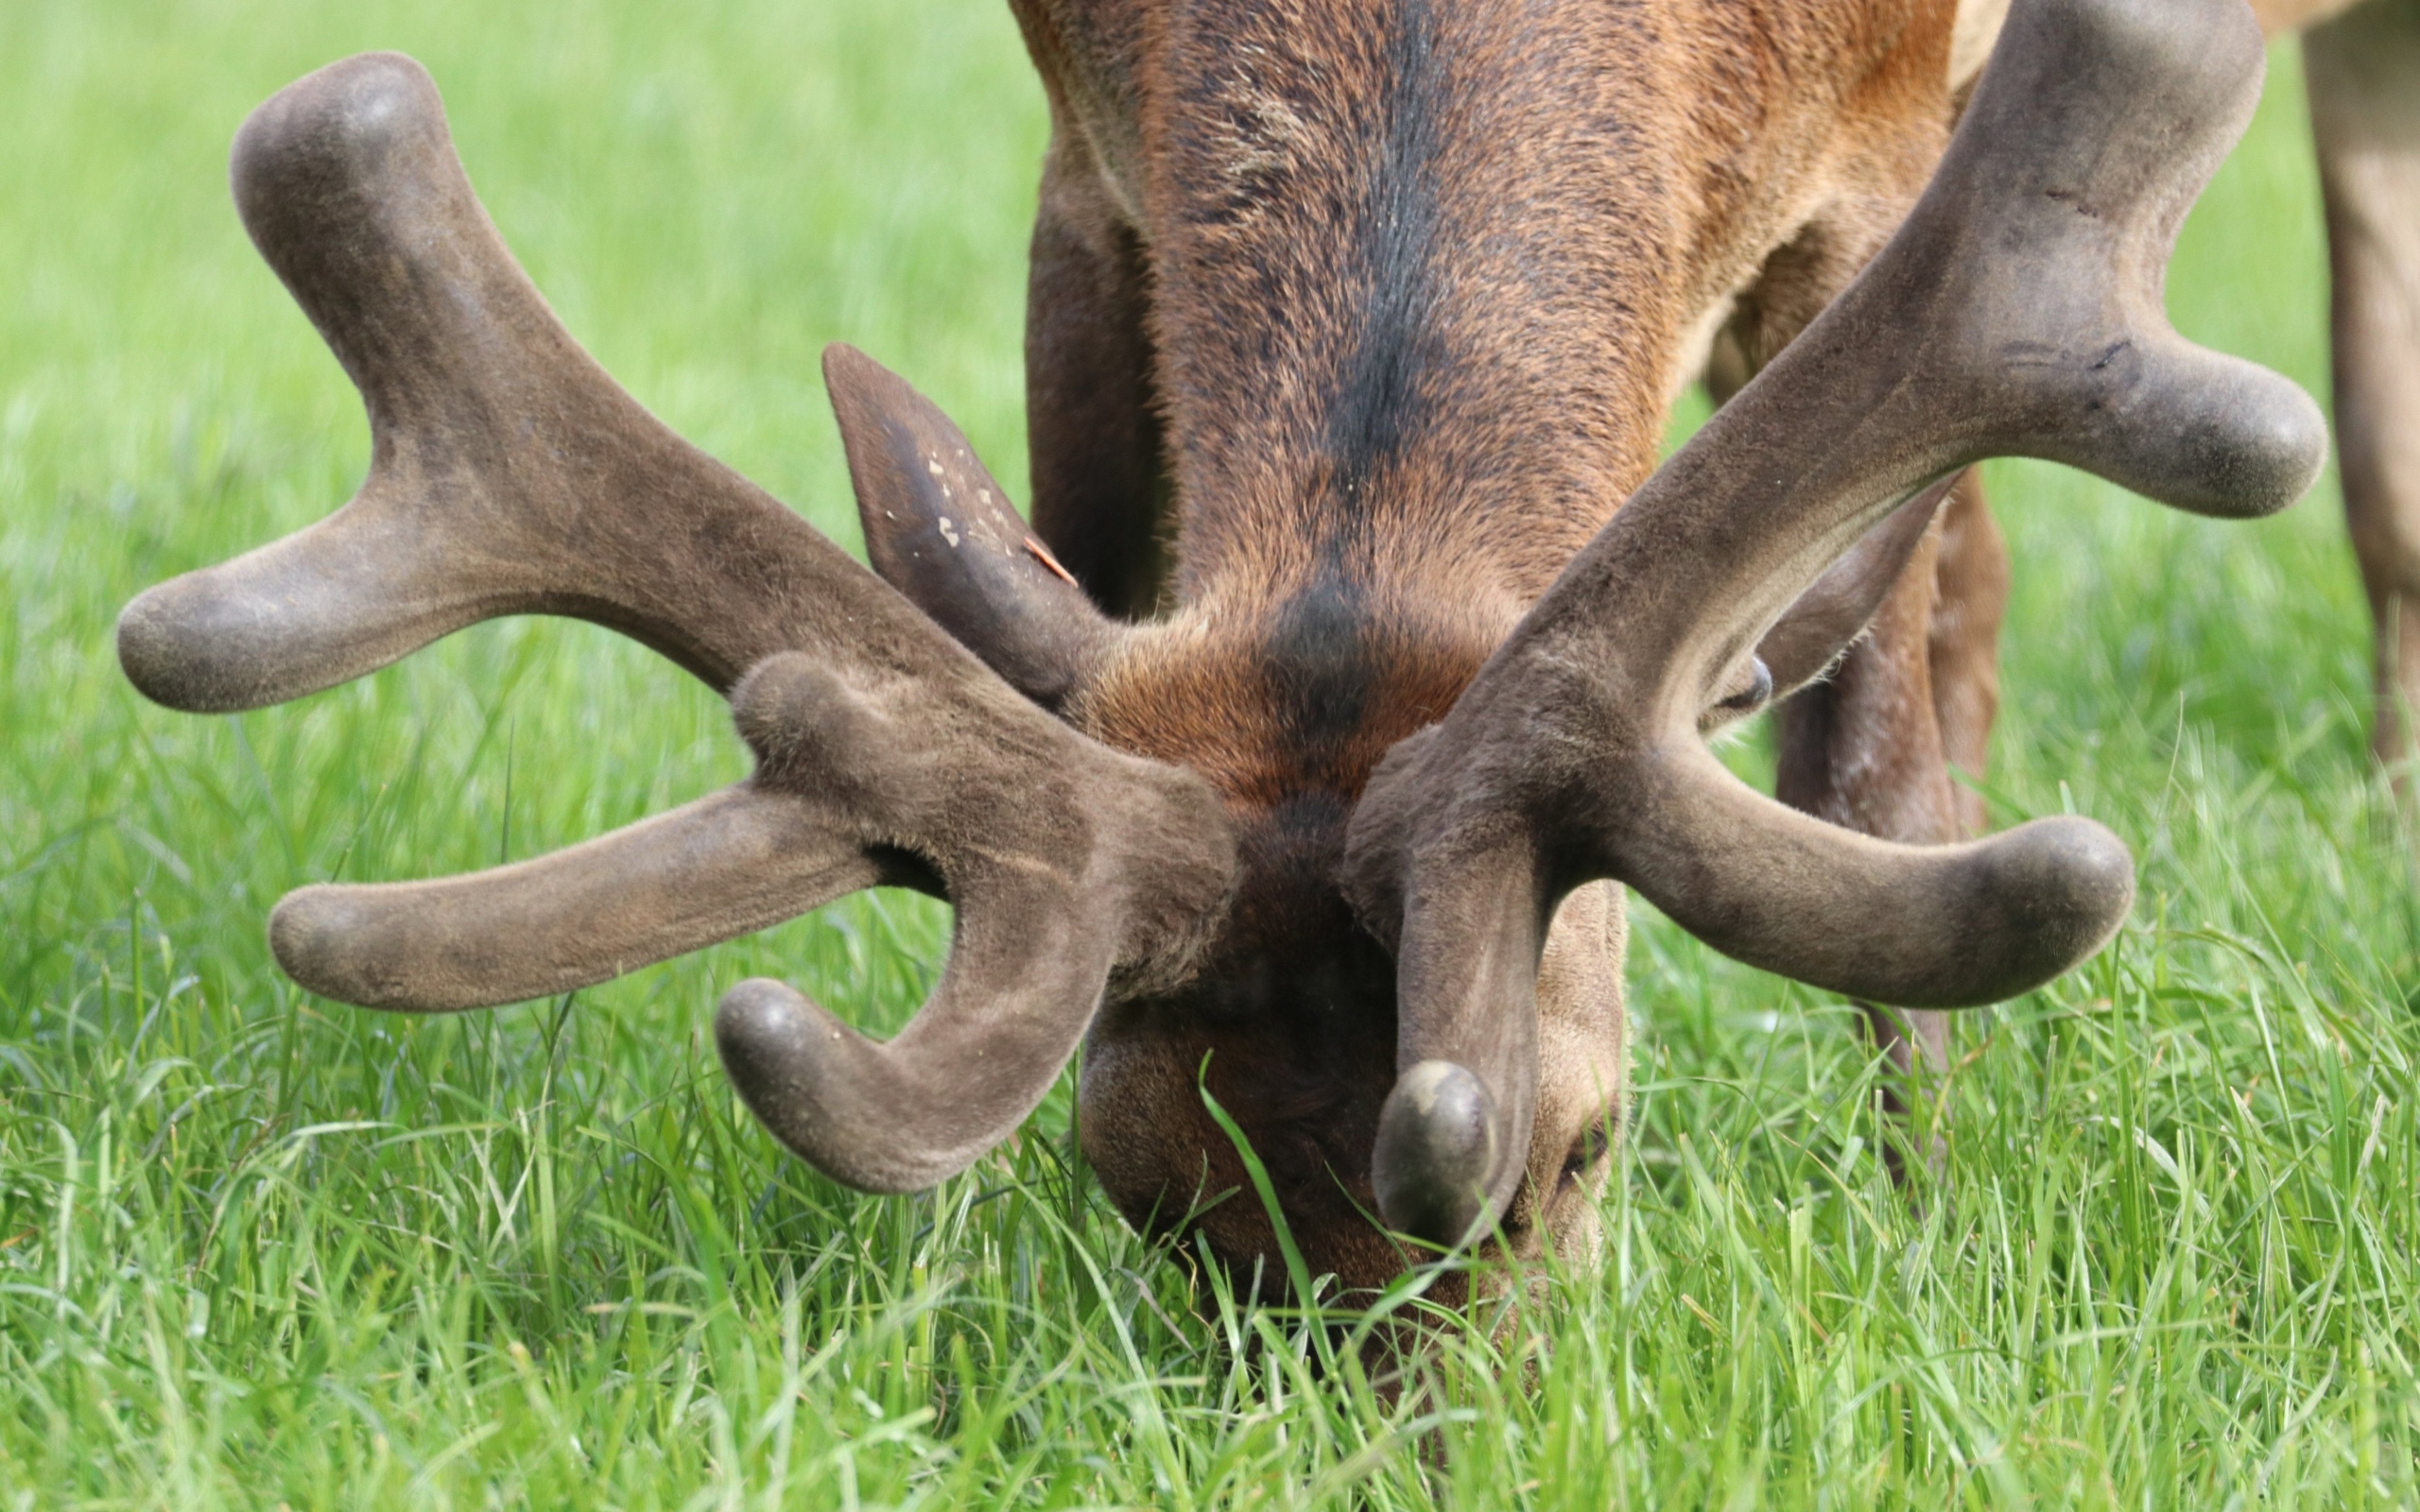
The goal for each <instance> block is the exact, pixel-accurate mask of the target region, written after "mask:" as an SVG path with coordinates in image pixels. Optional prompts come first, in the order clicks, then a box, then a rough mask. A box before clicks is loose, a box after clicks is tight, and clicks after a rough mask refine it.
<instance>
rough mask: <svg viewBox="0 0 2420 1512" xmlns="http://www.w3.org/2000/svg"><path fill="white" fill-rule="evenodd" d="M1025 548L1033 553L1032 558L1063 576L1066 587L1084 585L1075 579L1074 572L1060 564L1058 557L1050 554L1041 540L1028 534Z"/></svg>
mask: <svg viewBox="0 0 2420 1512" xmlns="http://www.w3.org/2000/svg"><path fill="white" fill-rule="evenodd" d="M1025 549H1026V550H1028V551H1029V552H1032V553H1033V559H1034V560H1036V561H1038V562H1040V563H1042V565H1044V566H1045V567H1047V568H1049V569H1050V570H1051V571H1052V572H1054V573H1057V574H1058V575H1059V576H1061V577H1063V578H1064V579H1065V580H1066V583H1067V586H1068V587H1070V588H1081V587H1083V586H1084V585H1083V584H1081V583H1080V582H1078V581H1076V575H1075V574H1074V573H1071V572H1069V571H1068V570H1067V569H1066V568H1064V567H1062V566H1060V565H1059V558H1056V557H1053V556H1052V555H1050V548H1049V547H1048V546H1046V545H1044V544H1043V543H1042V542H1041V541H1039V540H1038V539H1036V538H1035V537H1032V536H1028V537H1026V538H1025Z"/></svg>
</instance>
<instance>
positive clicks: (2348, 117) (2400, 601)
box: [2303, 0, 2420, 791]
mask: <svg viewBox="0 0 2420 1512" xmlns="http://www.w3.org/2000/svg"><path fill="white" fill-rule="evenodd" d="M2303 61H2304V67H2305V68H2306V69H2307V70H2308V74H2309V79H2310V112H2311V126H2312V131H2313V135H2314V137H2315V138H2316V140H2317V144H2318V147H2319V165H2320V183H2321V186H2322V188H2323V190H2324V193H2325V199H2326V206H2327V242H2328V253H2329V262H2330V265H2331V267H2332V270H2333V272H2334V298H2333V301H2332V302H2333V312H2332V313H2333V325H2334V335H2335V346H2336V365H2335V366H2336V373H2335V377H2336V442H2337V455H2338V458H2339V461H2340V463H2341V466H2342V472H2343V484H2344V513H2345V520H2346V524H2348V525H2349V526H2350V528H2351V533H2352V537H2353V550H2354V554H2355V555H2356V556H2357V557H2359V558H2360V564H2361V581H2362V583H2363V585H2364V586H2365V587H2367V589H2368V590H2369V595H2370V610H2371V613H2372V616H2373V618H2374V620H2375V622H2376V629H2377V643H2376V644H2377V651H2376V657H2377V724H2376V727H2375V730H2374V732H2373V745H2374V747H2375V748H2376V750H2377V755H2378V759H2379V760H2380V761H2381V762H2384V763H2385V764H2387V765H2388V766H2389V767H2390V768H2392V769H2394V772H2395V785H2396V786H2397V788H2398V789H2403V790H2406V791H2408V790H2409V787H2410V772H2409V766H2408V764H2409V762H2410V760H2411V755H2412V728H2411V717H2412V711H2413V709H2414V708H2415V707H2420V4H2416V3H2414V0H2370V3H2369V4H2367V5H2364V6H2361V7H2359V9H2355V10H2353V11H2351V12H2349V13H2347V14H2346V15H2344V16H2342V17H2341V18H2339V19H2338V20H2336V21H2333V22H2330V23H2329V24H2327V25H2326V26H2319V27H2316V28H2314V29H2313V30H2312V31H2311V32H2310V33H2309V34H2308V37H2306V38H2305V40H2304V43H2303Z"/></svg>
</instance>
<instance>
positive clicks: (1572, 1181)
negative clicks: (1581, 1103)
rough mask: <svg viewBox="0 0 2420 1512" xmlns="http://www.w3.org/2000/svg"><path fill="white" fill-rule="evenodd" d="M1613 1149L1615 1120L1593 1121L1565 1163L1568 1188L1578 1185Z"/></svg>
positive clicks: (1573, 1147) (1604, 1118) (1602, 1118)
mask: <svg viewBox="0 0 2420 1512" xmlns="http://www.w3.org/2000/svg"><path fill="white" fill-rule="evenodd" d="M1613 1147H1614V1125H1613V1120H1612V1119H1611V1118H1610V1117H1599V1118H1597V1119H1594V1120H1592V1121H1591V1122H1590V1123H1589V1125H1588V1127H1587V1128H1586V1129H1585V1130H1583V1131H1582V1134H1581V1136H1580V1143H1577V1144H1574V1145H1573V1146H1572V1147H1571V1154H1570V1156H1569V1157H1568V1158H1566V1159H1565V1160H1564V1162H1563V1179H1564V1184H1565V1185H1567V1186H1576V1185H1578V1184H1579V1181H1580V1178H1581V1177H1582V1176H1585V1175H1586V1174H1587V1173H1588V1170H1589V1168H1590V1167H1592V1166H1594V1165H1595V1164H1596V1163H1597V1162H1598V1161H1599V1160H1603V1159H1604V1158H1605V1152H1606V1151H1608V1150H1610V1149H1612V1148H1613Z"/></svg>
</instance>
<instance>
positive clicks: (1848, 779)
mask: <svg viewBox="0 0 2420 1512" xmlns="http://www.w3.org/2000/svg"><path fill="white" fill-rule="evenodd" d="M1962 491H1963V490H1962ZM1944 534H1945V527H1944V526H1943V525H1935V526H1934V527H1933V529H1932V531H1931V532H1930V533H1929V534H1928V535H1927V539H1926V540H1925V541H1924V542H1923V543H1922V544H1920V545H1919V546H1918V547H1917V548H1916V552H1915V555H1914V556H1913V557H1912V558H1910V560H1909V562H1908V565H1907V568H1906V569H1905V570H1904V571H1903V572H1902V573H1901V574H1900V576H1899V579H1898V581H1897V583H1896V584H1894V585H1893V588H1892V590H1891V593H1890V594H1889V596H1888V597H1886V598H1885V599H1884V600H1883V602H1882V607H1881V609H1880V610H1877V611H1876V614H1875V616H1874V620H1873V623H1872V627H1871V628H1870V629H1869V630H1868V631H1867V633H1866V636H1865V638H1864V639H1863V640H1860V641H1858V643H1857V644H1854V645H1852V646H1851V647H1850V648H1849V650H1848V653H1847V655H1845V656H1844V657H1842V658H1841V663H1840V666H1839V667H1838V668H1837V669H1836V670H1835V671H1834V673H1833V675H1832V677H1831V678H1830V679H1828V680H1826V681H1824V682H1819V683H1816V684H1814V685H1813V686H1811V687H1809V688H1806V690H1804V691H1803V692H1801V693H1799V694H1797V695H1796V696H1792V697H1791V698H1789V700H1787V701H1786V702H1785V703H1783V705H1782V706H1781V712H1780V733H1781V763H1780V771H1779V774H1778V775H1779V781H1778V784H1777V788H1778V791H1777V796H1778V797H1779V798H1780V799H1781V800H1782V801H1783V802H1785V803H1788V804H1789V806H1790V807H1792V808H1795V809H1798V810H1800V811H1802V812H1804V813H1807V814H1811V815H1813V816H1816V817H1818V818H1821V819H1824V820H1827V821H1829V822H1830V823H1833V824H1837V825H1840V826H1841V828H1843V829H1848V830H1855V831H1857V832H1858V833H1863V834H1871V835H1875V836H1876V837H1878V838H1880V839H1885V840H1896V841H1900V842H1902V843H1906V844H1912V845H1939V844H1942V843H1945V842H1947V841H1950V840H1955V839H1957V838H1959V835H1960V832H1961V830H1962V823H1961V816H1960V813H1959V801H1958V793H1957V789H1956V786H1955V784H1953V783H1952V782H1950V779H1949V770H1948V764H1947V759H1946V753H1945V750H1944V745H1943V734H1944V728H1943V722H1942V719H1941V716H1940V714H1939V713H1938V712H1937V699H1938V697H1939V694H1940V690H1938V689H1937V688H1936V686H1935V684H1934V680H1933V666H1932V647H1931V640H1932V630H1933V626H1934V624H1935V622H1936V620H1937V619H1938V617H1939V616H1938V614H1937V600H1938V577H1939V562H1940V557H1941V548H1942V545H1943V541H1944ZM1860 1006H1861V1007H1863V1008H1864V1010H1865V1022H1866V1026H1867V1028H1868V1030H1869V1032H1870V1033H1871V1034H1872V1035H1873V1037H1874V1043H1875V1046H1876V1048H1877V1049H1878V1050H1880V1051H1881V1052H1882V1054H1883V1055H1884V1056H1885V1057H1888V1058H1889V1060H1890V1063H1891V1065H1892V1068H1893V1071H1894V1072H1895V1073H1896V1074H1895V1075H1894V1076H1893V1077H1892V1078H1891V1079H1890V1080H1889V1081H1888V1082H1887V1083H1886V1085H1885V1087H1884V1090H1883V1092H1882V1097H1883V1106H1884V1108H1885V1109H1886V1111H1888V1112H1889V1113H1890V1114H1891V1115H1892V1116H1893V1118H1894V1119H1898V1120H1905V1119H1907V1118H1909V1117H1910V1116H1911V1115H1912V1114H1913V1112H1914V1110H1915V1103H1916V1099H1915V1098H1914V1096H1913V1095H1912V1093H1913V1091H1915V1087H1916V1084H1917V1082H1918V1079H1919V1078H1922V1077H1937V1076H1939V1075H1941V1074H1943V1073H1945V1072H1946V1071H1947V1070H1948V1068H1949V1015H1948V1014H1947V1013H1946V1012H1944V1011H1943V1010H1940V1009H1937V1008H1934V1009H1921V1008H1888V1007H1882V1006H1879V1005H1874V1004H1861V1005H1860ZM1942 1155H1943V1151H1942V1148H1941V1144H1940V1142H1939V1141H1938V1140H1937V1139H1936V1140H1934V1141H1932V1142H1931V1143H1930V1144H1929V1145H1928V1147H1927V1149H1926V1152H1925V1156H1924V1159H1925V1160H1926V1161H1927V1163H1928V1164H1931V1165H1934V1166H1938V1165H1939V1163H1940V1161H1941V1159H1942ZM1886 1158H1887V1159H1888V1160H1889V1161H1890V1164H1891V1169H1892V1172H1893V1175H1894V1176H1896V1177H1901V1178H1902V1179H1904V1178H1905V1177H1906V1175H1907V1172H1906V1169H1905V1164H1904V1161H1905V1158H1906V1157H1905V1153H1904V1152H1903V1151H1901V1150H1899V1149H1897V1148H1890V1149H1888V1150H1887V1151H1886Z"/></svg>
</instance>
